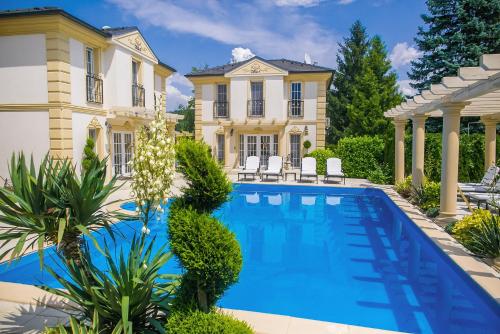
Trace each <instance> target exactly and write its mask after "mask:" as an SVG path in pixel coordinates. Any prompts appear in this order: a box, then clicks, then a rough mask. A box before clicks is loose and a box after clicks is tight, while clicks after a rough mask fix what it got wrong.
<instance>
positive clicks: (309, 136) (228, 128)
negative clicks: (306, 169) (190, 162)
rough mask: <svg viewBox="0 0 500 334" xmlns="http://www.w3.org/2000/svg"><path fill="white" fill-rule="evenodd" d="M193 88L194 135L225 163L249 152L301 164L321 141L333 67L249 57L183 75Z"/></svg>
mask: <svg viewBox="0 0 500 334" xmlns="http://www.w3.org/2000/svg"><path fill="white" fill-rule="evenodd" d="M186 77H187V78H188V79H189V80H190V81H191V82H192V83H193V84H194V87H195V89H194V91H195V138H196V139H197V140H203V141H205V142H206V143H207V144H208V145H209V146H210V147H211V148H212V153H213V154H214V156H215V157H216V158H217V159H218V160H219V162H221V163H223V164H224V166H225V167H226V168H228V169H232V168H239V167H241V166H243V165H244V164H245V159H246V157H248V156H259V157H260V161H261V165H262V166H266V165H267V160H268V158H269V156H272V155H280V156H282V157H284V161H286V163H287V164H289V165H291V167H295V168H296V167H300V161H301V157H302V156H303V155H304V154H305V153H306V152H305V151H306V148H305V146H307V145H304V143H305V142H306V141H308V142H309V143H310V147H309V148H308V151H312V150H314V149H317V148H324V147H325V131H326V127H327V118H326V91H327V89H328V87H329V85H330V84H331V80H332V77H333V70H332V69H329V68H325V67H321V66H317V65H313V64H306V63H301V62H297V61H292V60H286V59H279V60H266V59H263V58H260V57H253V58H251V59H249V60H246V61H242V62H238V63H233V64H227V65H222V66H217V67H213V68H207V69H203V70H198V71H194V72H192V73H189V74H187V75H186Z"/></svg>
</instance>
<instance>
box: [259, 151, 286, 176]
mask: <svg viewBox="0 0 500 334" xmlns="http://www.w3.org/2000/svg"><path fill="white" fill-rule="evenodd" d="M280 175H281V177H282V178H283V158H282V157H280V156H277V155H273V156H271V157H269V163H268V165H267V169H266V170H265V171H263V172H261V173H260V179H261V180H263V179H264V177H265V178H266V179H268V178H269V176H276V182H278V181H279V179H280Z"/></svg>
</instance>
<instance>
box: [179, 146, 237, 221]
mask: <svg viewBox="0 0 500 334" xmlns="http://www.w3.org/2000/svg"><path fill="white" fill-rule="evenodd" d="M176 157H177V162H178V170H179V172H181V173H182V174H183V175H184V178H185V180H186V183H187V185H188V186H187V187H185V188H183V189H182V192H183V194H184V195H183V199H184V201H185V203H186V204H187V205H191V206H192V207H194V208H196V210H197V211H200V212H212V211H213V210H215V209H217V208H218V207H219V206H221V205H222V204H223V203H224V202H226V201H227V200H228V194H229V193H230V192H231V189H232V186H231V182H230V181H229V179H228V178H227V176H226V174H225V173H224V170H223V169H222V168H221V167H220V165H219V164H218V163H217V161H215V160H214V159H213V158H212V156H211V155H210V151H209V147H208V145H206V144H204V143H201V142H197V141H193V140H180V141H179V143H178V144H177V148H176Z"/></svg>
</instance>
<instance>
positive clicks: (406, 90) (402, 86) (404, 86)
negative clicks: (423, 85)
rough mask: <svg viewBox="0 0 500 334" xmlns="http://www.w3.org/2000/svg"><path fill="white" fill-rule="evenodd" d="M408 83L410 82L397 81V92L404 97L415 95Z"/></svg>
mask: <svg viewBox="0 0 500 334" xmlns="http://www.w3.org/2000/svg"><path fill="white" fill-rule="evenodd" d="M410 82H411V81H410V80H399V81H398V85H399V90H400V91H401V93H403V95H405V96H414V95H416V94H417V91H416V90H415V89H413V88H412V87H411V86H410Z"/></svg>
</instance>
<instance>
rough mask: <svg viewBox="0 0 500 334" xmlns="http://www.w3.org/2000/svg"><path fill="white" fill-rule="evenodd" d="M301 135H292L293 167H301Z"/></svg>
mask: <svg viewBox="0 0 500 334" xmlns="http://www.w3.org/2000/svg"><path fill="white" fill-rule="evenodd" d="M300 158H301V156H300V135H295V134H294V135H290V160H291V162H292V167H294V168H298V167H300Z"/></svg>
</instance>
